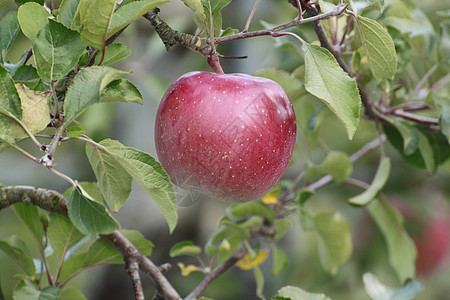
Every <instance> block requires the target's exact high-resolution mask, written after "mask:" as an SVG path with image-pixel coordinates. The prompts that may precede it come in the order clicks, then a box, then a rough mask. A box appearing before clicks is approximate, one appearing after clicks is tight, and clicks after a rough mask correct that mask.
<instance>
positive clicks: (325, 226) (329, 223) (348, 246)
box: [314, 212, 353, 275]
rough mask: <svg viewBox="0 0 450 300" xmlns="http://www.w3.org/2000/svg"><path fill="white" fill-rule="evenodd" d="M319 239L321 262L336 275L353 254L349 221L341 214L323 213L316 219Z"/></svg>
mask: <svg viewBox="0 0 450 300" xmlns="http://www.w3.org/2000/svg"><path fill="white" fill-rule="evenodd" d="M314 225H315V228H316V233H317V236H318V238H319V256H320V262H321V263H322V266H323V267H324V269H325V270H327V271H328V272H330V274H332V275H335V274H336V273H337V271H338V268H339V266H340V265H341V264H343V263H344V262H346V261H347V260H348V259H349V257H350V255H351V254H352V250H353V245H352V239H351V233H350V225H349V223H348V221H347V220H346V219H345V218H344V217H343V216H342V215H341V214H339V213H337V212H336V213H331V212H323V213H319V214H317V215H316V216H315V217H314Z"/></svg>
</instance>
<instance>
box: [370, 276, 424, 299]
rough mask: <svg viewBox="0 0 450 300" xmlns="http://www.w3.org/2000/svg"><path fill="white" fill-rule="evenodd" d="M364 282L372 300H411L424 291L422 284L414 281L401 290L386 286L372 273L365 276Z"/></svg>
mask: <svg viewBox="0 0 450 300" xmlns="http://www.w3.org/2000/svg"><path fill="white" fill-rule="evenodd" d="M363 281H364V286H365V288H366V292H367V295H369V297H370V298H371V299H372V300H390V299H392V300H394V299H398V300H409V299H413V298H414V297H415V296H416V295H417V294H419V293H420V292H421V291H422V290H423V286H422V285H421V284H420V282H418V281H416V280H414V279H410V280H407V281H406V282H405V284H404V285H403V286H402V287H401V288H399V289H393V288H390V287H388V286H385V285H384V284H382V283H381V282H380V281H379V280H378V278H377V277H376V276H375V275H373V274H371V273H365V274H364V275H363Z"/></svg>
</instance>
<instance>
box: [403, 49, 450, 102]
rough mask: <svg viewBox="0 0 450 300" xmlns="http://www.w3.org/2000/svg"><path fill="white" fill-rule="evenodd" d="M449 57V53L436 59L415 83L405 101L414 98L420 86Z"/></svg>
mask: <svg viewBox="0 0 450 300" xmlns="http://www.w3.org/2000/svg"><path fill="white" fill-rule="evenodd" d="M449 58H450V54H449V55H447V56H445V57H444V58H443V59H441V60H440V61H438V62H437V63H436V64H435V65H434V66H432V67H431V68H430V69H429V70H428V72H427V73H425V75H424V76H423V77H422V79H421V80H420V81H419V82H418V83H417V85H416V86H415V88H414V90H413V91H412V93H411V94H410V95H409V97H408V99H407V100H406V102H410V101H412V100H413V99H414V97H415V96H416V95H417V94H419V91H420V90H421V89H422V86H423V85H424V84H425V82H426V81H427V80H428V79H429V78H430V77H431V75H433V73H434V72H435V71H436V70H437V69H438V68H439V67H440V66H441V65H442V64H443V63H444V62H445V61H446V60H447V59H449Z"/></svg>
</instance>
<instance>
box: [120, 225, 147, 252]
mask: <svg viewBox="0 0 450 300" xmlns="http://www.w3.org/2000/svg"><path fill="white" fill-rule="evenodd" d="M119 232H120V233H121V234H123V235H124V236H125V237H126V238H127V239H128V240H129V241H130V242H131V243H132V244H133V245H134V246H135V247H136V248H137V249H138V250H139V251H141V252H142V254H144V255H145V256H150V255H151V254H152V249H153V246H154V245H153V243H152V242H150V241H149V240H147V239H145V238H144V236H143V235H142V233H140V232H139V231H137V230H127V229H120V230H119Z"/></svg>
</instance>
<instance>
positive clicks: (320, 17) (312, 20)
mask: <svg viewBox="0 0 450 300" xmlns="http://www.w3.org/2000/svg"><path fill="white" fill-rule="evenodd" d="M346 8H347V6H342V7H339V6H337V7H336V9H334V10H332V11H330V12H327V13H324V14H320V15H319V14H318V15H315V16H311V17H309V18H307V19H301V20H297V19H295V20H293V21H291V22H289V23H286V24H282V25H279V26H275V27H273V28H270V29H263V30H258V31H250V32H240V33H236V34H233V35H228V36H224V37H219V38H217V39H216V43H218V44H221V43H226V42H230V41H235V40H240V39H246V38H251V37H256V36H264V35H270V36H273V34H274V33H277V32H279V31H282V30H285V29H288V28H291V27H295V26H299V25H303V24H307V23H313V24H314V23H315V22H319V21H320V20H324V19H328V18H331V17H335V16H339V15H341V14H342V13H343V12H344V11H345V9H346Z"/></svg>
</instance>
